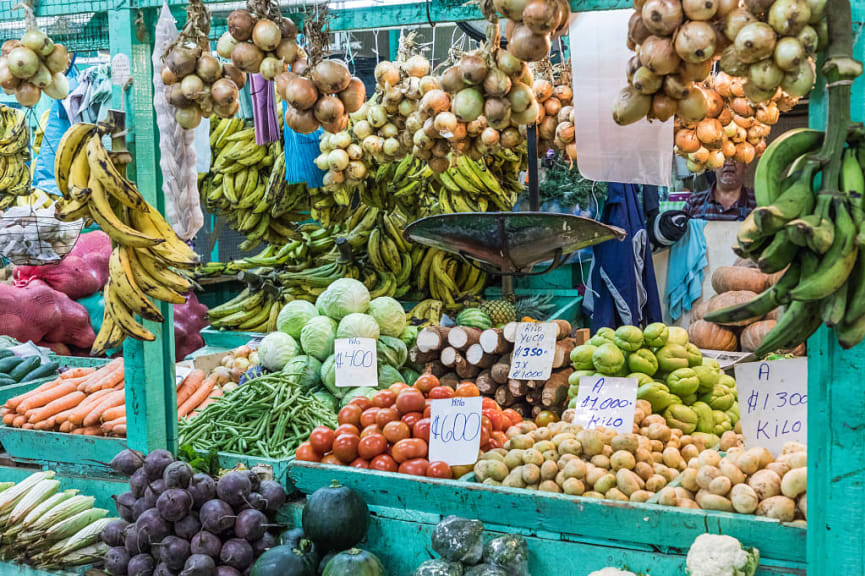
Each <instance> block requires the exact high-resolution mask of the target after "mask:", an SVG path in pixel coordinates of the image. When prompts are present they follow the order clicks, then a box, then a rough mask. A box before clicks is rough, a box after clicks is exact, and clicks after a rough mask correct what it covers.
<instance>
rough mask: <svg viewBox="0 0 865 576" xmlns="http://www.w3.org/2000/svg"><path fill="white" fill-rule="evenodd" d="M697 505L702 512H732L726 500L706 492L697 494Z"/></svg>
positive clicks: (730, 503)
mask: <svg viewBox="0 0 865 576" xmlns="http://www.w3.org/2000/svg"><path fill="white" fill-rule="evenodd" d="M696 499H697V504H699V505H700V508H702V509H703V510H720V511H722V512H732V511H733V504H732V502H730V500H728V499H727V498H724V497H723V496H718V495H717V494H712V493H711V492H708V491H706V490H700V491H699V492H697V497H696Z"/></svg>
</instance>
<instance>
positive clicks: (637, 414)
mask: <svg viewBox="0 0 865 576" xmlns="http://www.w3.org/2000/svg"><path fill="white" fill-rule="evenodd" d="M645 417H646V413H645V412H643V411H642V410H640V409H639V408H634V429H635V430H637V433H639V430H640V424H641V423H642V422H643V418H645Z"/></svg>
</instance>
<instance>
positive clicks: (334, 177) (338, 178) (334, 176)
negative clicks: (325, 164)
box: [322, 170, 345, 187]
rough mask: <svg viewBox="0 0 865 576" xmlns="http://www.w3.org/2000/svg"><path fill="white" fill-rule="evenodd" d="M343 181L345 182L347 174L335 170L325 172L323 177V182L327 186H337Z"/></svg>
mask: <svg viewBox="0 0 865 576" xmlns="http://www.w3.org/2000/svg"><path fill="white" fill-rule="evenodd" d="M343 182H345V174H343V173H342V172H337V171H334V170H329V171H327V172H325V174H324V177H323V178H322V183H323V184H324V185H325V186H326V187H330V186H337V185H339V184H342V183H343Z"/></svg>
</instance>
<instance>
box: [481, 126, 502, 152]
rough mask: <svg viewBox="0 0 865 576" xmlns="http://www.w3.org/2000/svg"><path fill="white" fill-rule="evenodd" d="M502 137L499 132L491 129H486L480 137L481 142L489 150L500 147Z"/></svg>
mask: <svg viewBox="0 0 865 576" xmlns="http://www.w3.org/2000/svg"><path fill="white" fill-rule="evenodd" d="M500 137H501V135H500V134H499V131H498V130H496V129H495V128H490V127H487V128H484V131H483V132H481V135H480V139H481V142H483V144H484V146H487V147H488V148H492V147H494V146H496V145H498V143H499V138H500Z"/></svg>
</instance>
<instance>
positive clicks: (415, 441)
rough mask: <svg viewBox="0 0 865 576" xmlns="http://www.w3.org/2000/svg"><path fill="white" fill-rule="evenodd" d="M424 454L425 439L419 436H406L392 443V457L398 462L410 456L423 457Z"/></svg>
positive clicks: (425, 449) (410, 457) (425, 450)
mask: <svg viewBox="0 0 865 576" xmlns="http://www.w3.org/2000/svg"><path fill="white" fill-rule="evenodd" d="M426 455H427V444H426V441H424V440H421V439H420V438H406V439H405V440H400V441H399V442H397V443H396V444H394V445H393V459H394V460H396V461H397V462H398V463H400V464H402V463H403V462H405V461H406V460H411V459H412V458H425V457H426Z"/></svg>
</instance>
